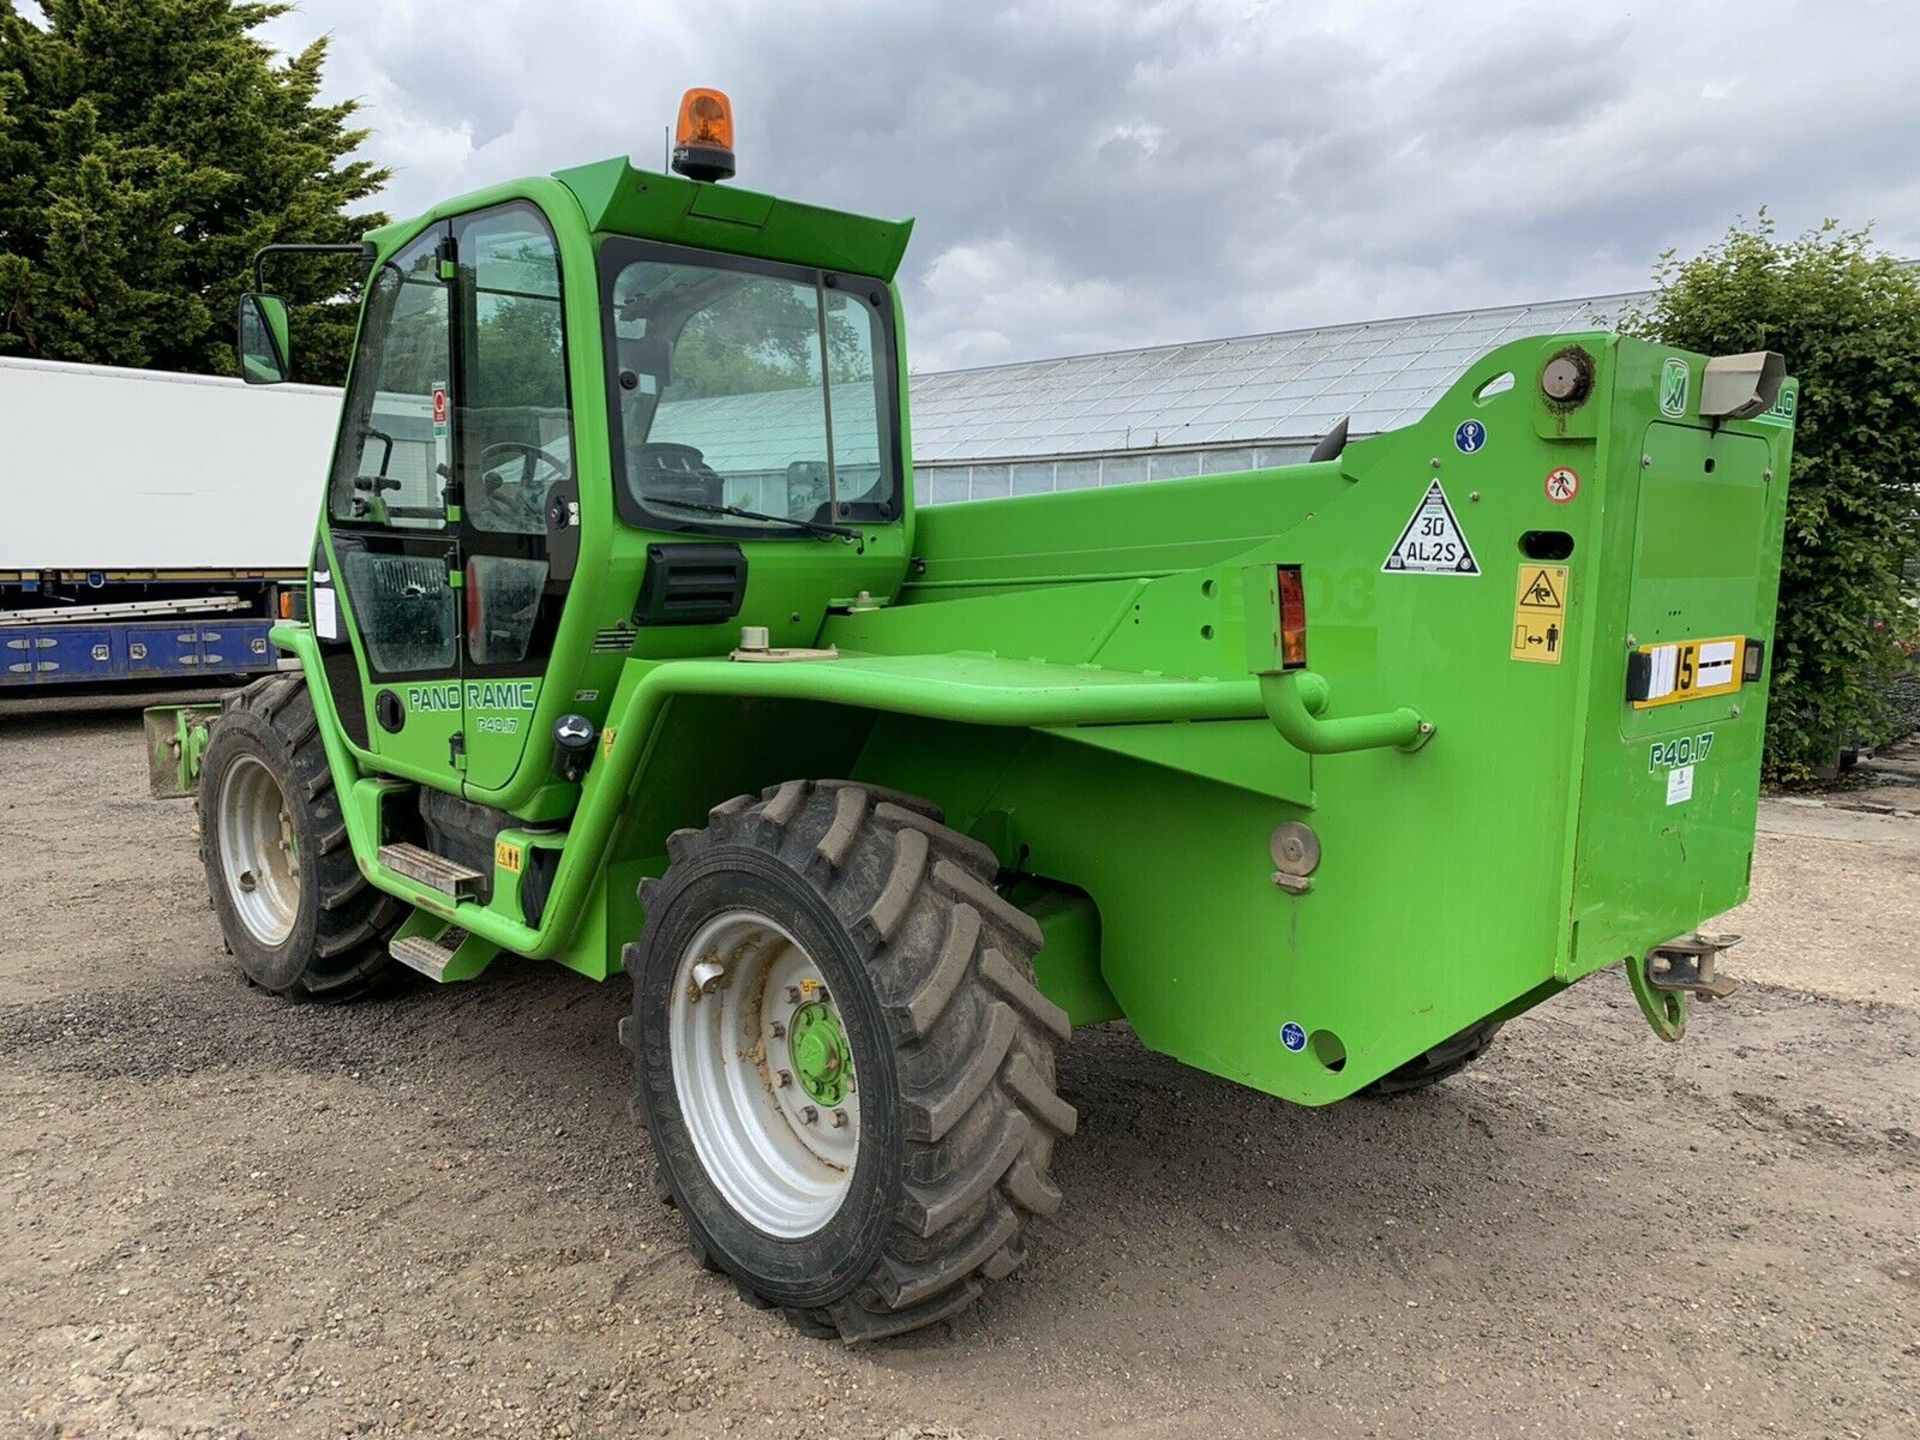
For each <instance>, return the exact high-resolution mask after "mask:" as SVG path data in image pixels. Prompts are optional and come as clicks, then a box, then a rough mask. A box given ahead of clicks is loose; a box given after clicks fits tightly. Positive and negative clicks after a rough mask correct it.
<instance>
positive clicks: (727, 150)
mask: <svg viewBox="0 0 1920 1440" xmlns="http://www.w3.org/2000/svg"><path fill="white" fill-rule="evenodd" d="M673 168H674V169H675V170H676V171H678V172H679V173H680V174H682V175H684V176H686V177H687V178H688V179H689V180H726V179H729V178H731V176H732V175H733V104H732V102H731V101H729V100H728V99H727V97H726V96H725V95H723V94H721V92H720V91H718V90H689V91H687V93H686V94H685V95H682V96H681V97H680V125H679V128H678V129H677V130H675V131H674V137H673Z"/></svg>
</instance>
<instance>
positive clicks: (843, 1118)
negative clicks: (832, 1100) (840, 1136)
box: [833, 1110, 847, 1130]
mask: <svg viewBox="0 0 1920 1440" xmlns="http://www.w3.org/2000/svg"><path fill="white" fill-rule="evenodd" d="M833 1128H834V1129H836V1130H844V1129H846V1128H847V1112H846V1111H844V1110H836V1111H834V1112H833Z"/></svg>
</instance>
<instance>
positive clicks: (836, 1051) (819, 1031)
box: [787, 1000, 853, 1105]
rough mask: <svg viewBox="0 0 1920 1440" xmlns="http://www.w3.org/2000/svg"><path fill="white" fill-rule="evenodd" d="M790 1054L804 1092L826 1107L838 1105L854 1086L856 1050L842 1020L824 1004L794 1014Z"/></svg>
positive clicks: (807, 1006) (790, 1026)
mask: <svg viewBox="0 0 1920 1440" xmlns="http://www.w3.org/2000/svg"><path fill="white" fill-rule="evenodd" d="M787 1036H788V1040H787V1052H788V1054H790V1055H791V1056H792V1057H793V1073H794V1074H795V1075H796V1076H798V1077H799V1080H800V1088H801V1089H802V1090H804V1091H806V1092H807V1095H808V1096H809V1097H810V1098H811V1099H814V1100H817V1101H818V1102H819V1103H820V1104H822V1105H838V1104H839V1103H840V1102H841V1101H842V1100H844V1099H846V1098H847V1091H848V1090H849V1089H851V1088H852V1084H853V1050H852V1048H851V1047H849V1046H848V1044H847V1037H846V1033H845V1032H844V1031H842V1030H841V1028H840V1017H839V1016H838V1015H835V1014H834V1013H833V1011H832V1009H831V1008H830V1007H829V1006H827V1005H826V1004H825V1003H824V1002H822V1001H819V1000H810V1001H808V1002H807V1003H806V1004H804V1005H802V1006H801V1007H800V1008H799V1009H798V1010H796V1011H794V1012H793V1019H792V1020H791V1021H789V1022H788V1025H787Z"/></svg>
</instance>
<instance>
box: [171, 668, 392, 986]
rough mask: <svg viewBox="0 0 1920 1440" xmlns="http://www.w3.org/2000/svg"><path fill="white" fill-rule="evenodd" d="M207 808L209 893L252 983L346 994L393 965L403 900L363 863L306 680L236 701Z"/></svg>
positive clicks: (208, 775) (211, 767)
mask: <svg viewBox="0 0 1920 1440" xmlns="http://www.w3.org/2000/svg"><path fill="white" fill-rule="evenodd" d="M198 804H199V811H200V859H201V862H202V863H203V864H204V865H205V867H206V872H207V891H208V894H209V896H210V897H211V899H212V901H213V909H214V913H215V914H216V915H218V916H219V917H220V929H221V931H222V932H223V933H224V935H225V936H226V941H227V948H228V949H229V950H230V951H232V952H233V955H234V958H235V959H237V960H238V961H239V962H240V968H241V969H242V970H244V971H245V972H246V975H247V978H248V979H249V980H251V981H252V982H253V983H254V984H256V985H259V986H261V987H262V988H264V989H267V990H271V991H273V992H275V993H276V994H280V995H286V996H290V997H293V998H300V999H305V998H318V997H325V998H327V999H345V998H347V997H349V996H351V995H355V994H358V993H359V992H360V991H362V990H364V989H365V988H366V987H367V985H368V984H369V983H371V982H372V981H373V979H374V978H375V977H376V976H378V975H380V974H381V973H382V972H384V971H386V970H387V969H388V968H389V966H390V965H391V963H392V962H391V961H390V959H389V958H388V955H387V941H388V939H389V938H390V937H391V935H392V933H393V930H394V927H395V926H396V925H398V924H399V921H400V918H401V917H400V905H399V902H397V901H395V900H394V899H393V898H392V897H391V896H388V895H385V894H382V893H381V892H380V891H378V890H375V889H374V888H373V887H372V885H370V884H369V883H368V882H367V879H366V877H365V876H364V875H362V874H361V873H360V870H359V867H358V865H356V864H355V863H354V858H353V848H352V846H351V845H349V844H348V843H347V828H346V823H345V821H344V819H343V818H342V816H341V813H340V797H339V796H338V795H337V794H336V793H335V791H334V785H333V772H332V771H331V770H330V769H328V767H327V757H326V751H325V749H324V748H323V746H322V745H321V741H320V727H319V724H318V722H317V720H316V719H315V717H314V713H313V701H312V699H311V697H309V696H308V694H307V686H306V681H305V679H304V678H303V677H302V676H299V675H270V676H268V677H266V678H265V679H262V680H256V681H255V682H254V683H253V684H251V685H249V686H247V687H246V689H244V690H241V691H240V692H238V693H237V694H235V695H233V696H230V697H229V698H228V700H227V702H226V705H225V708H224V709H223V710H222V711H221V714H220V718H219V719H218V720H217V721H216V722H215V723H214V727H213V735H212V737H211V738H210V739H209V740H208V742H207V753H206V757H205V759H204V760H203V761H202V763H201V766H200V782H199V786H198Z"/></svg>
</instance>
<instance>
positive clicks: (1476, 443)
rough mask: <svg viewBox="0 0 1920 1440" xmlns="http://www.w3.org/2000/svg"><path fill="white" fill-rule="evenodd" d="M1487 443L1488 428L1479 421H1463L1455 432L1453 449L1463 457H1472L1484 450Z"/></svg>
mask: <svg viewBox="0 0 1920 1440" xmlns="http://www.w3.org/2000/svg"><path fill="white" fill-rule="evenodd" d="M1486 443H1487V427H1486V426H1484V425H1482V424H1481V423H1480V422H1479V421H1478V420H1462V421H1461V422H1460V424H1459V426H1458V427H1457V428H1456V429H1455V430H1454V432H1453V448H1454V449H1456V450H1458V451H1459V452H1460V453H1461V454H1462V455H1471V454H1473V452H1474V451H1476V450H1480V449H1484V448H1485V446H1486Z"/></svg>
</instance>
